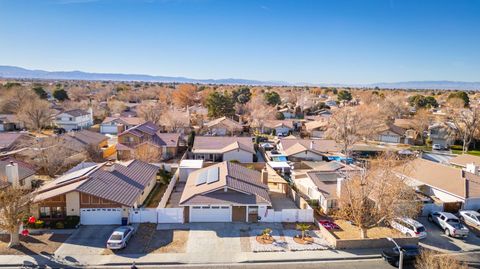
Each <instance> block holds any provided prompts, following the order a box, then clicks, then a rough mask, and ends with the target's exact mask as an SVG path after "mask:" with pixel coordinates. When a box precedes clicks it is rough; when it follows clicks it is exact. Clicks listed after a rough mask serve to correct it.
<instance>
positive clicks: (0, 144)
mask: <svg viewBox="0 0 480 269" xmlns="http://www.w3.org/2000/svg"><path fill="white" fill-rule="evenodd" d="M27 137H28V135H27V134H24V133H3V132H0V150H2V149H7V150H8V149H11V148H12V147H13V146H14V145H15V143H17V142H18V141H20V140H21V139H22V138H27Z"/></svg>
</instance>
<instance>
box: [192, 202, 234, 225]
mask: <svg viewBox="0 0 480 269" xmlns="http://www.w3.org/2000/svg"><path fill="white" fill-rule="evenodd" d="M231 221H232V208H231V207H229V206H193V207H190V222H231Z"/></svg>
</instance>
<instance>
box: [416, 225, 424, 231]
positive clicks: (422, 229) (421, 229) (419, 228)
mask: <svg viewBox="0 0 480 269" xmlns="http://www.w3.org/2000/svg"><path fill="white" fill-rule="evenodd" d="M417 232H418V233H421V232H425V227H423V226H420V227H417Z"/></svg>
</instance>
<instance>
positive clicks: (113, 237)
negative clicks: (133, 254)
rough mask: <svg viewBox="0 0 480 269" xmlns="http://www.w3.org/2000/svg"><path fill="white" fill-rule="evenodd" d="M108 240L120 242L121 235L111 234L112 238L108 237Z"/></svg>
mask: <svg viewBox="0 0 480 269" xmlns="http://www.w3.org/2000/svg"><path fill="white" fill-rule="evenodd" d="M110 240H122V235H121V234H112V236H110Z"/></svg>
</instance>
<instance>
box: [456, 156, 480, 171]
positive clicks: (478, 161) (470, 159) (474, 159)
mask: <svg viewBox="0 0 480 269" xmlns="http://www.w3.org/2000/svg"><path fill="white" fill-rule="evenodd" d="M448 162H449V163H450V165H453V166H458V167H461V168H467V165H468V164H474V165H477V166H480V157H479V156H475V155H471V154H461V155H457V156H456V157H453V158H451V159H449V160H448Z"/></svg>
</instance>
